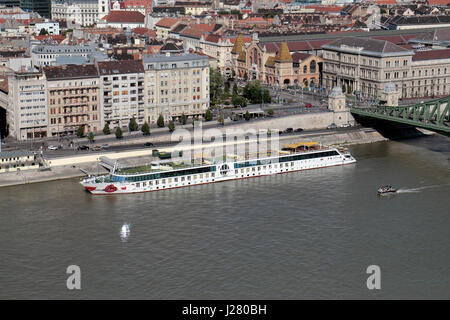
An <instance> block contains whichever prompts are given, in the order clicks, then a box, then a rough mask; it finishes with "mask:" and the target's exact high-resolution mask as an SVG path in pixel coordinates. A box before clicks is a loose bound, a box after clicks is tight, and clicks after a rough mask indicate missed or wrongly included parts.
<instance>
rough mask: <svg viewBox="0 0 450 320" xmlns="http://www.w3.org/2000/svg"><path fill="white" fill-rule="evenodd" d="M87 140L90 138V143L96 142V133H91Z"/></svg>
mask: <svg viewBox="0 0 450 320" xmlns="http://www.w3.org/2000/svg"><path fill="white" fill-rule="evenodd" d="M87 138H88V140H89V142H90V143H92V142H94V140H95V137H94V133H93V132H89V134H88V136H87Z"/></svg>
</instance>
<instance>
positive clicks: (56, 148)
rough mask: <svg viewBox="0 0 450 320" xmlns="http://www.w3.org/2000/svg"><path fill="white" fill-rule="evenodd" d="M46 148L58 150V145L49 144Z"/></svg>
mask: <svg viewBox="0 0 450 320" xmlns="http://www.w3.org/2000/svg"><path fill="white" fill-rule="evenodd" d="M48 150H58V147H57V146H54V145H50V146H48Z"/></svg>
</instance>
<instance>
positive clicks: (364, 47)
mask: <svg viewBox="0 0 450 320" xmlns="http://www.w3.org/2000/svg"><path fill="white" fill-rule="evenodd" d="M322 48H323V49H330V50H336V51H340V52H359V53H360V54H362V55H369V56H399V55H412V54H413V52H412V51H410V50H408V49H405V48H403V47H401V46H398V45H396V44H393V43H392V42H389V41H386V40H377V39H370V38H356V37H346V38H341V39H338V40H336V41H333V42H330V43H327V44H325V45H323V46H322Z"/></svg>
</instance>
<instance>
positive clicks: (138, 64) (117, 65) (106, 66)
mask: <svg viewBox="0 0 450 320" xmlns="http://www.w3.org/2000/svg"><path fill="white" fill-rule="evenodd" d="M98 71H99V73H100V75H102V76H103V75H114V74H126V73H143V72H144V65H143V64H142V60H122V61H104V62H99V63H98Z"/></svg>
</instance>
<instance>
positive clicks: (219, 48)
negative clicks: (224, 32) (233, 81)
mask: <svg viewBox="0 0 450 320" xmlns="http://www.w3.org/2000/svg"><path fill="white" fill-rule="evenodd" d="M233 40H234V39H232V38H226V37H222V36H220V35H216V34H208V35H202V37H201V39H200V48H201V52H203V53H204V54H206V55H208V56H210V57H213V58H214V59H216V60H217V66H218V67H219V69H220V71H221V72H222V73H223V74H225V75H226V76H228V77H230V76H232V72H233V71H232V66H231V50H232V49H233V46H234V43H233Z"/></svg>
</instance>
